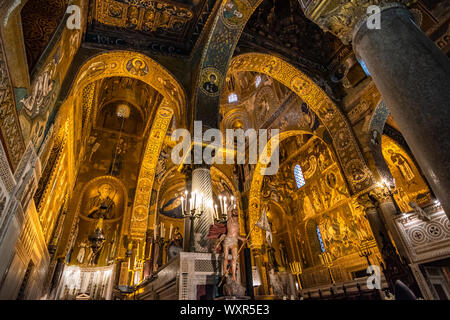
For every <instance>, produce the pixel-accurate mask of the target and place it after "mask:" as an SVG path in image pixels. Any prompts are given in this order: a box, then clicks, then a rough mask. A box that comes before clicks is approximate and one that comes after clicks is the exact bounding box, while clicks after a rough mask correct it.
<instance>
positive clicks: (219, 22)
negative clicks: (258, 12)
mask: <svg viewBox="0 0 450 320" xmlns="http://www.w3.org/2000/svg"><path fill="white" fill-rule="evenodd" d="M261 2H262V0H232V1H231V0H221V1H218V4H217V9H216V10H215V12H217V14H215V15H213V16H211V17H214V19H211V20H209V21H208V22H207V23H210V28H204V29H203V34H202V35H201V39H204V40H203V41H198V42H197V43H198V45H197V48H199V46H200V45H202V44H204V49H203V50H202V53H201V58H200V63H199V66H200V67H199V69H198V73H197V74H196V79H195V81H194V83H196V84H197V85H196V86H197V87H196V90H194V97H193V101H194V104H193V105H194V106H195V107H194V108H192V112H193V116H194V119H195V120H199V119H198V118H197V116H200V117H201V116H202V115H206V116H208V117H209V116H210V115H211V109H212V106H214V108H216V109H217V110H216V111H217V113H218V111H219V105H220V94H221V91H222V88H223V84H224V81H225V76H226V72H227V69H228V66H229V63H230V61H231V58H232V56H233V53H234V50H235V48H236V45H237V43H238V41H239V38H240V36H241V33H242V31H243V30H244V27H245V25H246V23H247V21H248V20H249V19H250V17H251V15H252V14H253V12H254V11H255V9H256V8H257V7H258V6H259V4H260V3H261ZM207 32H208V33H207ZM197 48H196V49H197ZM194 51H195V49H194ZM211 75H214V76H215V77H216V80H215V83H214V85H215V86H213V87H214V88H211V87H209V88H208V87H206V88H205V84H207V82H208V81H209V80H210V76H211ZM213 111H214V110H213ZM213 114H214V113H213ZM201 120H203V121H207V120H208V119H201ZM212 125H216V124H214V123H213V124H212Z"/></svg>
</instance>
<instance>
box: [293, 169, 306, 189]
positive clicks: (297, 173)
mask: <svg viewBox="0 0 450 320" xmlns="http://www.w3.org/2000/svg"><path fill="white" fill-rule="evenodd" d="M294 177H295V182H296V183H297V189H300V188H301V187H303V186H304V185H305V178H304V177H303V172H302V168H300V165H299V164H296V165H295V167H294Z"/></svg>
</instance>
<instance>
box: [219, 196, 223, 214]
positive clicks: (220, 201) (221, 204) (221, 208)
mask: <svg viewBox="0 0 450 320" xmlns="http://www.w3.org/2000/svg"><path fill="white" fill-rule="evenodd" d="M219 204H220V211H222V214H223V202H222V196H219Z"/></svg>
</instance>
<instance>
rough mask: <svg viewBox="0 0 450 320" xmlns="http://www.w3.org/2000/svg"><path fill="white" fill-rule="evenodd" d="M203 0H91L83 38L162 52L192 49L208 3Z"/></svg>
mask: <svg viewBox="0 0 450 320" xmlns="http://www.w3.org/2000/svg"><path fill="white" fill-rule="evenodd" d="M210 2H211V1H207V0H184V1H181V0H180V1H163V0H95V3H94V6H93V7H92V9H91V12H90V21H91V24H90V25H89V27H88V33H87V37H86V39H87V41H88V42H95V43H97V44H100V45H119V46H120V45H122V46H133V47H136V48H140V49H150V50H152V51H163V52H164V53H173V54H183V53H184V54H186V53H188V52H189V50H190V49H192V47H193V45H194V43H195V41H196V39H197V37H198V35H199V34H200V32H201V29H202V27H203V25H204V24H205V22H206V18H207V17H208V15H209V13H210V10H211V8H212V5H210Z"/></svg>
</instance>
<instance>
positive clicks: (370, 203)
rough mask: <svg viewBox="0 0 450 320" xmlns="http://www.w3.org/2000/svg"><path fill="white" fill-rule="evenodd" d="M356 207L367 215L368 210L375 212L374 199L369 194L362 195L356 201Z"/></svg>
mask: <svg viewBox="0 0 450 320" xmlns="http://www.w3.org/2000/svg"><path fill="white" fill-rule="evenodd" d="M356 202H357V205H359V206H360V207H361V208H362V209H363V210H364V211H365V213H366V214H367V212H368V211H370V210H376V203H377V201H376V199H374V198H373V197H372V196H370V194H369V193H363V194H362V195H360V196H359V197H358V198H357V199H356Z"/></svg>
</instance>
